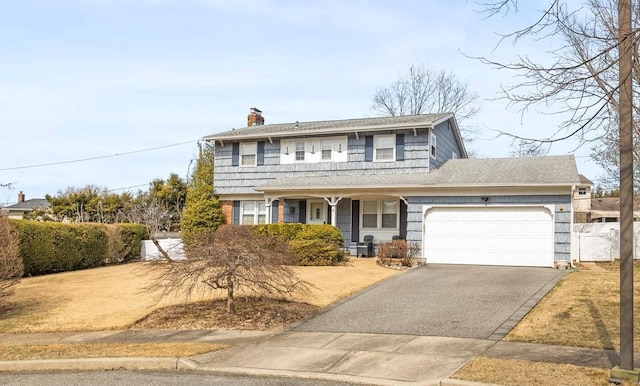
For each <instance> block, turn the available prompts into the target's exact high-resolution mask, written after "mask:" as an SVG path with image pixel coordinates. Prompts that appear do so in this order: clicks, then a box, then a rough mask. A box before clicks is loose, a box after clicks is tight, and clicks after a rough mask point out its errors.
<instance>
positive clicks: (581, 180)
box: [579, 174, 593, 185]
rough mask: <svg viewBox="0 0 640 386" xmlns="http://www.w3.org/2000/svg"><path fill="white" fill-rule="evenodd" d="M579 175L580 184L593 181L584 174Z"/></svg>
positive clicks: (587, 183)
mask: <svg viewBox="0 0 640 386" xmlns="http://www.w3.org/2000/svg"><path fill="white" fill-rule="evenodd" d="M579 176H580V184H581V185H593V182H592V181H591V180H590V179H588V178H587V177H585V176H584V175H582V174H580V175H579Z"/></svg>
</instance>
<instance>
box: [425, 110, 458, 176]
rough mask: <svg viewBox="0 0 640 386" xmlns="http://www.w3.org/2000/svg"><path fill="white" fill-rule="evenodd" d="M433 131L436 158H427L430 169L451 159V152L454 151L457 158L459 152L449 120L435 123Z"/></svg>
mask: <svg viewBox="0 0 640 386" xmlns="http://www.w3.org/2000/svg"><path fill="white" fill-rule="evenodd" d="M433 132H434V133H435V135H436V158H435V159H434V158H429V165H430V168H431V169H435V168H437V167H438V166H440V165H442V164H443V163H444V162H445V161H446V160H448V159H451V158H452V154H453V153H455V154H456V156H457V157H458V158H459V157H460V153H461V151H460V147H459V146H458V141H457V140H456V136H455V134H454V130H453V128H452V127H451V122H450V121H445V122H442V123H440V124H438V125H436V126H435V127H434V129H433Z"/></svg>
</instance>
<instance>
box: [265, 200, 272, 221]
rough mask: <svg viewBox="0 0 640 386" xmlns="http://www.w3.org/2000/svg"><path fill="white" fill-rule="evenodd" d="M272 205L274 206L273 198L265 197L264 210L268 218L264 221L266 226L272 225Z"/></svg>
mask: <svg viewBox="0 0 640 386" xmlns="http://www.w3.org/2000/svg"><path fill="white" fill-rule="evenodd" d="M271 204H273V198H266V197H265V199H264V210H265V216H266V218H265V219H264V223H265V224H271Z"/></svg>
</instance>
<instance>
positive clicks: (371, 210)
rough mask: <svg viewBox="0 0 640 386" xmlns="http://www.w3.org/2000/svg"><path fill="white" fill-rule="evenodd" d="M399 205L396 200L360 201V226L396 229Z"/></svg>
mask: <svg viewBox="0 0 640 386" xmlns="http://www.w3.org/2000/svg"><path fill="white" fill-rule="evenodd" d="M399 214H400V207H399V203H398V200H364V201H362V227H363V228H370V229H396V228H398V219H399Z"/></svg>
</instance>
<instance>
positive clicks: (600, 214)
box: [573, 174, 640, 223]
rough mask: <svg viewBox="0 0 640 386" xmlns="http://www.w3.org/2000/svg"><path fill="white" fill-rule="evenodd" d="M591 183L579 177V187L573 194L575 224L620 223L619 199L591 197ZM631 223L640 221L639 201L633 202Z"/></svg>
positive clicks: (583, 177)
mask: <svg viewBox="0 0 640 386" xmlns="http://www.w3.org/2000/svg"><path fill="white" fill-rule="evenodd" d="M592 186H593V182H591V181H590V180H589V179H588V178H586V177H585V176H583V175H582V174H581V175H580V185H578V186H576V189H575V190H574V192H573V210H574V222H575V223H592V222H620V198H619V197H593V196H592V195H591V187H592ZM633 208H634V210H633V221H640V199H638V198H634V201H633Z"/></svg>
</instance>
